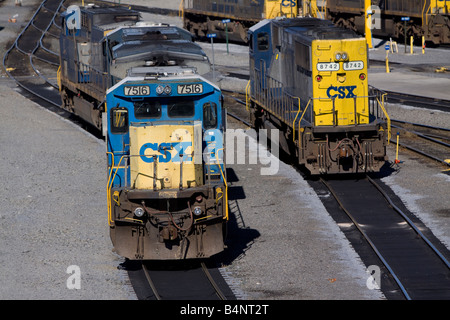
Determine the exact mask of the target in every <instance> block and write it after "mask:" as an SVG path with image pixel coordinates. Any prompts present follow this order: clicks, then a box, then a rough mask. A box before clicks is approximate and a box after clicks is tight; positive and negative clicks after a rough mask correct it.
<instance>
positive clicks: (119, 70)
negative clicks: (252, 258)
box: [59, 6, 228, 260]
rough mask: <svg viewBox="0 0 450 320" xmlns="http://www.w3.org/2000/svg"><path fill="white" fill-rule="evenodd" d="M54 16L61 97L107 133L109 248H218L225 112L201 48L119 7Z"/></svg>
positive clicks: (128, 253)
mask: <svg viewBox="0 0 450 320" xmlns="http://www.w3.org/2000/svg"><path fill="white" fill-rule="evenodd" d="M69 8H70V7H69ZM63 23H64V26H65V28H64V29H63V32H62V34H61V37H60V41H61V68H60V70H59V83H60V90H61V95H62V100H63V106H64V107H65V108H66V109H68V110H69V111H72V112H74V113H76V114H78V115H80V116H81V117H82V118H84V119H85V120H87V121H88V122H90V123H91V124H93V125H94V126H96V127H97V128H99V129H102V131H103V132H104V135H105V136H106V144H107V164H108V180H107V211H108V223H109V227H110V236H111V240H112V243H113V245H114V249H115V251H116V252H117V253H118V254H119V255H121V256H123V257H126V258H128V259H133V260H135V259H137V260H141V259H146V260H174V259H191V258H207V257H210V256H212V255H214V254H217V253H219V252H221V251H223V249H224V237H225V232H224V230H225V227H226V222H227V220H228V206H227V185H226V178H225V174H226V171H225V165H224V163H223V160H222V159H223V154H224V143H223V132H224V130H225V122H226V121H225V120H226V119H225V114H226V113H225V109H224V107H223V97H222V93H221V91H220V89H219V88H218V87H217V86H216V85H214V84H213V83H212V82H210V81H209V80H208V75H209V74H210V73H211V72H210V63H209V60H208V58H207V56H206V55H205V53H204V52H203V50H202V49H201V48H200V46H198V45H197V44H195V43H194V42H193V41H192V35H191V34H190V33H189V32H187V31H186V30H183V29H181V28H178V27H175V26H170V25H167V24H152V23H146V22H142V21H140V17H139V14H138V13H137V12H134V11H132V10H128V9H124V8H110V7H107V8H105V7H96V6H88V7H84V8H78V7H72V8H71V10H68V11H67V12H66V13H65V14H63Z"/></svg>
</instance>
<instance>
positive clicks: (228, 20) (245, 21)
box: [180, 0, 298, 42]
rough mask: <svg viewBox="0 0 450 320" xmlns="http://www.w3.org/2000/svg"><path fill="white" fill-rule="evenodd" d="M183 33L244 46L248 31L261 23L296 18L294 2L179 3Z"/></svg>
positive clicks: (233, 0) (229, 0) (184, 0)
mask: <svg viewBox="0 0 450 320" xmlns="http://www.w3.org/2000/svg"><path fill="white" fill-rule="evenodd" d="M180 7H181V8H182V15H183V22H184V27H185V29H187V30H189V31H190V32H191V33H193V34H195V35H197V36H200V37H201V36H206V34H207V33H216V34H217V36H218V37H220V38H222V39H225V38H226V37H228V38H229V39H230V40H234V41H244V42H247V41H248V39H247V33H248V29H249V28H250V27H251V26H252V25H254V24H256V23H257V22H259V21H260V20H262V19H272V18H275V17H281V16H286V17H296V16H297V12H298V4H297V0H239V1H237V0H217V1H209V0H182V1H181V4H180Z"/></svg>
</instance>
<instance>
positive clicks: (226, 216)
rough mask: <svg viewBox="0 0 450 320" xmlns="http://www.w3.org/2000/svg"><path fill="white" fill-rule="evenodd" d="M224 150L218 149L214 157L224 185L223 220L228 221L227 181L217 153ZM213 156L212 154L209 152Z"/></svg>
mask: <svg viewBox="0 0 450 320" xmlns="http://www.w3.org/2000/svg"><path fill="white" fill-rule="evenodd" d="M220 150H224V148H221V149H218V150H217V152H215V156H216V159H217V162H218V164H219V165H218V167H219V170H220V174H221V175H222V179H223V183H224V185H225V219H226V220H227V221H228V183H227V179H226V178H225V174H224V172H223V170H222V166H221V165H220V159H219V151H220ZM211 154H213V152H211Z"/></svg>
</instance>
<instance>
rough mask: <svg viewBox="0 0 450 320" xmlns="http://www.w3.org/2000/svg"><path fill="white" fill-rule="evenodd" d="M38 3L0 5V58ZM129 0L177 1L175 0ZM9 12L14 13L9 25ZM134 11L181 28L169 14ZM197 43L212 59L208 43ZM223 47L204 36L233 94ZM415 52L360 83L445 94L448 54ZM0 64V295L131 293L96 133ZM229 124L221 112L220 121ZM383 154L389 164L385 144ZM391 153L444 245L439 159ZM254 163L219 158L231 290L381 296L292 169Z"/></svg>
mask: <svg viewBox="0 0 450 320" xmlns="http://www.w3.org/2000/svg"><path fill="white" fill-rule="evenodd" d="M123 2H124V1H122V3H123ZM38 3H40V1H38V0H30V1H27V2H25V1H23V2H22V6H21V7H17V6H15V5H14V0H5V1H3V2H0V6H1V10H0V29H1V27H3V29H2V30H0V39H1V40H0V41H1V43H2V47H1V50H0V51H1V56H2V57H3V55H4V52H5V50H6V49H7V46H9V44H10V43H11V40H12V39H14V38H15V36H16V34H17V33H18V32H19V31H20V26H21V25H22V26H23V25H24V24H25V23H26V21H27V20H26V19H27V17H29V16H31V14H32V13H33V11H34V9H35V6H36V5H37V4H38ZM130 4H137V5H146V6H149V7H164V8H168V9H178V5H179V1H178V0H165V1H161V0H153V1H152V0H148V1H145V0H138V1H130ZM17 12H18V13H19V16H18V18H17V19H18V20H17V22H16V23H12V22H8V19H9V18H10V17H12V15H14V14H16V13H17ZM143 17H144V19H146V20H148V19H149V20H153V21H155V22H169V23H174V24H177V25H181V20H180V19H179V18H178V17H173V16H171V17H166V16H158V15H150V14H143ZM201 45H202V46H203V48H204V50H205V52H206V53H207V54H208V56H209V57H210V60H212V50H211V44H210V43H202V44H201ZM375 47H376V49H374V50H372V51H371V53H370V55H371V58H376V59H378V60H380V61H383V59H384V54H385V52H384V45H383V44H380V43H377V45H376V46H375ZM229 50H230V53H229V54H227V52H226V45H225V44H224V43H217V44H215V45H214V55H215V56H214V60H215V62H216V65H217V74H218V76H217V80H218V83H219V85H220V86H221V87H222V88H224V89H228V90H236V91H242V90H243V88H245V85H246V81H245V80H242V79H240V78H239V77H233V76H227V75H226V74H225V73H224V71H223V70H225V69H226V68H227V69H226V70H228V72H230V71H229V70H230V68H231V69H234V70H235V71H233V74H243V75H245V73H246V71H245V70H247V69H248V67H247V64H248V56H247V50H248V49H247V48H246V47H245V46H240V45H235V44H231V45H230V46H229ZM418 50H419V49H416V54H414V55H413V56H408V55H405V54H403V53H402V52H403V50H402V47H401V46H399V53H398V54H391V55H390V60H391V61H392V62H396V64H393V65H392V70H391V73H390V74H388V75H387V74H385V73H384V72H383V66H380V65H376V66H375V65H374V66H373V67H372V68H371V69H370V72H369V81H371V80H370V79H371V77H373V78H374V81H373V83H374V84H375V82H377V81H378V84H379V85H380V86H383V87H382V88H381V89H384V87H386V88H393V87H394V85H395V86H396V87H398V88H399V90H402V89H403V90H404V91H406V90H409V89H411V90H412V91H413V92H415V93H416V94H418V95H420V94H423V95H428V92H431V90H432V89H433V90H434V89H436V90H438V91H439V92H442V91H443V93H446V94H447V95H449V93H448V92H447V91H445V90H443V89H439V88H438V84H440V83H445V82H446V81H450V80H449V73H435V72H434V70H435V69H436V68H439V67H445V66H446V64H447V63H448V61H450V51H448V50H443V49H427V52H426V54H425V55H424V56H421V55H419V53H417V52H418ZM247 72H248V71H247ZM0 73H1V78H0V115H1V116H0V148H1V152H0V157H1V159H2V166H1V167H0V177H1V178H2V179H1V180H0V190H2V191H1V195H2V197H1V199H0V208H1V209H0V229H1V232H0V239H1V241H0V263H1V268H0V283H2V286H1V287H0V299H135V296H134V294H133V292H132V288H131V287H130V285H129V284H128V283H127V280H126V278H125V272H123V271H121V270H118V269H117V267H118V266H119V265H120V263H121V262H122V260H121V258H120V257H118V256H117V255H115V254H114V253H113V252H111V249H112V245H111V242H110V240H109V235H108V226H107V217H106V194H105V184H106V162H105V151H106V148H105V145H104V142H103V141H101V140H99V139H97V138H95V137H93V136H91V135H89V134H87V133H85V132H83V131H82V130H80V129H78V128H77V127H75V126H74V125H72V124H71V123H70V122H68V121H67V120H64V119H62V118H60V117H59V116H57V115H55V114H52V113H50V112H48V111H46V110H44V109H43V108H41V107H39V106H37V105H36V104H35V103H33V102H30V100H27V99H26V98H24V97H23V96H21V95H20V94H19V93H18V92H20V90H18V89H17V88H15V86H14V83H13V82H12V81H11V80H10V79H8V78H6V76H5V72H4V70H1V71H0ZM234 76H235V75H234ZM419 77H420V79H422V80H421V82H420V83H419V84H418V83H417V79H418V78H419ZM428 85H430V86H429V87H428ZM418 86H420V87H418ZM448 87H449V86H447V88H448ZM449 100H450V97H449ZM388 112H389V114H390V115H391V117H393V118H397V119H402V120H406V121H414V122H421V123H425V124H434V125H438V126H445V127H450V114H449V113H444V112H440V111H433V110H425V109H418V108H412V107H405V106H400V105H389V106H388ZM237 126H238V124H237V123H234V122H233V121H229V127H230V128H237ZM257 149H258V146H257V145H256V144H255V143H251V144H250V145H249V146H248V151H249V152H251V153H255V152H257V151H258V150H257ZM388 153H389V158H390V161H391V162H392V161H393V160H394V159H395V147H394V145H392V144H391V145H390V146H389V148H388ZM399 159H400V160H401V163H400V164H398V165H392V168H391V169H390V170H386V171H385V176H384V177H383V178H382V181H384V182H385V183H386V184H387V185H389V186H390V187H391V188H392V189H393V190H394V191H395V193H396V194H397V195H398V196H399V197H400V198H401V199H402V200H403V202H404V203H405V205H406V206H407V207H408V209H409V210H410V211H412V212H413V213H415V214H416V215H417V216H418V217H419V218H420V219H422V221H423V222H424V223H425V224H426V225H427V226H428V227H429V228H431V229H432V230H433V232H434V233H435V235H436V236H437V237H438V238H440V239H441V241H442V242H443V243H444V244H445V245H446V246H447V247H449V246H450V237H449V233H448V230H449V228H450V210H449V208H450V198H449V197H448V190H449V187H450V176H449V175H447V174H446V172H444V171H443V170H444V169H446V168H445V167H443V166H440V165H438V164H436V163H435V162H433V161H431V160H426V159H423V158H420V157H418V156H416V155H414V154H412V153H410V152H407V151H403V150H400V153H399ZM246 163H248V162H246ZM261 163H264V159H262V161H261ZM261 163H260V164H254V165H245V164H233V165H229V166H228V168H229V180H230V181H229V182H230V201H229V204H230V209H231V213H232V218H231V221H230V226H229V231H230V232H229V241H228V247H229V248H228V250H227V251H226V253H225V254H224V255H223V256H224V259H223V268H222V269H223V271H224V273H226V274H227V275H228V276H229V278H230V279H232V280H233V287H234V289H235V290H236V292H237V294H238V296H239V297H242V298H245V299H286V300H288V299H295V300H301V299H337V300H341V299H369V300H378V299H384V296H383V295H382V294H381V292H380V291H378V290H369V288H368V287H367V281H368V279H369V277H368V274H367V273H366V266H364V265H363V263H362V262H361V261H360V258H359V257H358V255H357V254H356V252H355V251H354V250H353V248H352V247H351V245H350V243H349V242H348V240H347V239H346V238H345V236H344V235H343V233H342V232H341V230H340V226H338V225H336V224H335V222H334V221H333V219H332V218H331V217H330V216H329V214H328V213H327V211H326V210H325V208H324V206H323V205H322V202H321V199H320V197H319V196H318V195H317V194H316V193H315V192H314V191H313V190H312V189H311V188H310V187H309V185H308V183H307V181H306V180H304V179H303V178H302V176H301V175H300V174H299V172H298V171H297V170H296V169H294V168H293V167H291V166H290V165H288V164H285V163H283V162H280V163H279V170H278V174H276V175H266V176H264V175H260V172H261V171H260V170H261V168H263V167H265V165H264V164H261ZM447 173H448V172H447ZM72 265H75V266H79V267H80V271H81V289H69V288H68V287H67V280H68V279H69V276H70V274H68V273H67V268H68V267H70V266H72Z"/></svg>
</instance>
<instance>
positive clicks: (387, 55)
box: [386, 49, 391, 73]
mask: <svg viewBox="0 0 450 320" xmlns="http://www.w3.org/2000/svg"><path fill="white" fill-rule="evenodd" d="M390 72H391V71H390V70H389V49H387V50H386V73H390Z"/></svg>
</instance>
